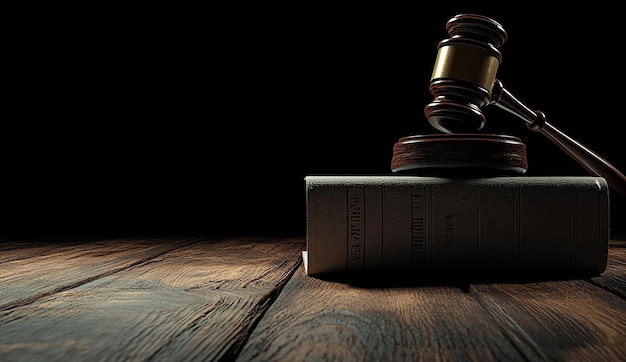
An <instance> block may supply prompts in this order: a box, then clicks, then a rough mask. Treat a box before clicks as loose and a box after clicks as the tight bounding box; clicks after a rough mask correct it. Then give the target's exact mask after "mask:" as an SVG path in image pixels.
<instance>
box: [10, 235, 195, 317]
mask: <svg viewBox="0 0 626 362" xmlns="http://www.w3.org/2000/svg"><path fill="white" fill-rule="evenodd" d="M193 241H194V240H193V239H188V238H177V239H173V240H170V241H168V242H164V240H163V239H150V238H144V239H112V240H101V241H94V242H89V243H39V244H40V245H33V244H30V243H28V244H27V245H28V246H27V247H24V248H18V247H19V246H20V244H21V243H14V244H12V243H4V244H3V246H2V248H3V250H2V252H3V253H2V254H3V258H2V260H1V261H0V267H2V272H1V273H0V284H1V285H2V286H3V290H2V294H0V311H2V310H9V309H11V308H15V307H17V306H20V305H25V304H28V303H31V302H33V301H36V300H38V299H39V298H41V297H44V296H47V295H50V294H53V293H56V292H59V291H63V290H67V289H71V288H73V287H76V286H78V285H81V284H84V283H87V282H89V281H91V280H94V279H97V278H100V277H104V276H106V275H109V274H112V273H115V272H117V271H119V270H123V269H125V268H129V267H130V266H132V265H136V264H138V263H142V262H145V261H147V260H150V259H152V258H154V257H156V256H158V255H161V254H163V253H167V252H168V251H171V250H175V249H176V248H178V247H181V246H183V245H186V244H188V243H190V242H193Z"/></svg>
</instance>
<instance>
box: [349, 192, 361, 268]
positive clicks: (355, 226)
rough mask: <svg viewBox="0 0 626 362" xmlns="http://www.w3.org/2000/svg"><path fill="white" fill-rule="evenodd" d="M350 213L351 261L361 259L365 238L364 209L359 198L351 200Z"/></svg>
mask: <svg viewBox="0 0 626 362" xmlns="http://www.w3.org/2000/svg"><path fill="white" fill-rule="evenodd" d="M349 207H350V211H349V214H348V235H349V238H350V249H349V257H350V260H359V259H361V244H362V238H363V230H362V223H363V221H362V219H363V215H362V207H361V200H360V199H359V198H358V197H351V198H350V205H349Z"/></svg>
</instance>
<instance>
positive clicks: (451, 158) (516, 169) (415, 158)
mask: <svg viewBox="0 0 626 362" xmlns="http://www.w3.org/2000/svg"><path fill="white" fill-rule="evenodd" d="M527 168H528V162H527V159H526V145H525V144H524V143H522V141H521V140H520V139H519V138H517V137H514V136H510V135H501V134H479V133H478V134H476V133H459V134H421V135H412V136H407V137H402V138H400V139H399V140H398V142H396V143H395V145H394V146H393V157H392V159H391V170H392V171H393V172H397V173H417V174H422V175H433V176H445V175H450V176H480V175H484V176H494V175H515V174H524V173H526V170H527Z"/></svg>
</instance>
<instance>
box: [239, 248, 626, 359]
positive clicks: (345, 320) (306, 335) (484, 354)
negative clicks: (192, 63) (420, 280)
mask: <svg viewBox="0 0 626 362" xmlns="http://www.w3.org/2000/svg"><path fill="white" fill-rule="evenodd" d="M612 254H614V253H612ZM611 259H612V261H611V270H610V271H609V272H608V273H607V275H606V276H603V277H601V280H603V281H604V282H605V283H607V284H611V285H613V286H615V287H617V288H623V282H619V281H616V280H615V279H613V278H614V276H615V275H616V274H621V275H623V271H624V268H623V266H620V264H619V263H616V259H617V258H616V257H613V258H611ZM442 282H443V283H442ZM449 283H450V281H449V280H447V281H445V280H444V281H439V282H438V281H436V280H435V281H432V283H431V284H427V285H421V286H420V285H417V286H406V287H402V286H401V283H400V286H397V284H398V283H394V282H393V281H392V282H385V281H383V282H382V283H379V284H377V285H376V284H374V287H372V286H369V287H366V288H363V287H360V286H358V285H351V284H347V283H344V282H338V281H336V280H335V281H331V280H321V279H316V278H311V277H308V276H306V275H305V273H304V271H303V270H299V271H298V273H297V274H296V275H295V276H294V278H293V279H292V280H291V281H290V282H289V283H288V284H287V285H286V286H285V288H284V290H283V292H282V293H281V295H280V296H279V298H278V299H277V300H276V302H275V303H274V305H272V307H271V308H270V309H269V310H268V312H267V314H266V315H265V317H264V318H263V320H261V322H260V323H259V325H258V326H257V328H256V329H255V331H254V332H253V334H252V335H251V336H250V340H249V342H248V344H247V345H246V346H245V347H244V349H243V350H242V353H241V354H240V355H239V357H238V359H237V360H239V361H266V360H298V361H308V360H311V361H314V360H341V361H361V360H475V361H494V360H533V361H535V360H537V361H541V360H626V350H625V348H626V314H625V313H626V312H625V311H626V304H625V301H624V298H620V296H619V295H616V294H615V293H611V292H609V291H607V290H605V289H603V288H599V287H597V286H595V285H594V284H592V283H590V282H589V279H580V280H576V279H575V280H559V281H544V282H528V281H527V282H524V281H517V282H511V283H508V284H507V283H500V284H489V283H484V284H475V285H468V286H464V285H463V284H461V283H460V284H459V286H458V287H454V285H450V284H449ZM598 358H599V359H598Z"/></svg>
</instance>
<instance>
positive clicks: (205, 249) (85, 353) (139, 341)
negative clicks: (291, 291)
mask: <svg viewBox="0 0 626 362" xmlns="http://www.w3.org/2000/svg"><path fill="white" fill-rule="evenodd" d="M130 244H132V243H117V244H114V245H112V246H111V247H110V249H106V248H104V249H106V251H105V250H103V249H102V248H96V249H93V246H92V245H89V246H88V247H84V248H83V250H79V249H80V248H78V247H77V248H69V250H66V251H57V252H56V253H55V254H54V256H51V259H50V260H49V264H55V261H56V262H58V261H59V259H58V256H59V255H63V256H64V257H67V256H69V255H73V259H72V260H73V261H72V265H74V266H76V269H72V268H69V272H68V273H67V274H66V273H64V272H63V271H62V270H61V269H60V268H53V267H50V268H48V269H49V270H48V275H51V276H52V279H54V280H59V279H62V277H63V276H65V275H69V276H70V277H71V278H70V279H72V280H75V279H78V276H77V275H78V274H80V270H81V269H84V270H87V271H92V270H93V269H94V268H95V266H94V265H92V264H85V263H89V262H88V261H87V259H89V258H90V257H94V256H95V258H94V259H93V261H92V262H93V263H94V264H103V258H105V256H106V255H108V257H109V259H108V262H107V263H104V264H105V266H104V267H101V268H99V269H98V268H96V269H98V270H99V271H100V274H99V276H98V277H95V278H91V279H90V280H89V281H87V282H84V283H80V284H76V285H74V286H72V287H71V288H64V289H63V290H60V291H59V290H57V291H55V292H54V293H48V294H47V295H40V296H39V297H38V298H37V299H36V300H33V301H30V303H28V304H23V305H15V306H14V307H12V308H7V309H5V310H4V311H3V312H1V313H0V360H16V359H17V360H28V361H56V360H58V361H68V360H89V361H97V360H107V361H145V360H153V361H176V360H185V361H189V360H216V359H220V358H228V356H232V355H234V354H236V353H238V351H239V349H240V348H241V345H242V344H243V343H244V342H245V341H246V339H247V337H248V333H249V331H250V330H251V329H252V327H253V326H254V324H255V323H256V321H257V320H258V319H259V318H260V317H261V316H262V315H263V313H264V312H265V310H266V309H267V308H268V307H269V305H270V304H271V302H272V301H273V299H274V298H275V297H276V295H277V293H278V292H279V291H280V289H281V288H282V286H283V284H284V283H285V282H286V280H287V279H288V278H289V276H290V275H291V274H292V272H293V270H294V269H295V268H297V267H298V266H299V265H300V263H301V260H300V252H301V250H302V248H303V247H304V243H303V240H302V239H285V240H280V239H278V240H271V241H268V240H264V241H260V240H257V239H245V238H240V239H230V240H222V241H209V240H207V241H194V242H192V243H187V242H182V243H181V242H173V243H170V242H167V243H162V245H161V247H160V248H157V249H162V248H169V249H170V250H169V251H167V252H163V253H158V255H154V256H153V257H152V258H149V259H146V258H145V257H144V258H143V259H142V258H141V257H138V256H136V255H135V254H136V253H130V254H129V253H121V254H117V252H118V251H119V249H120V248H126V247H128V248H130V249H132V248H133V245H130ZM149 244H150V243H148V245H144V246H145V247H146V248H148V249H150V248H149V246H150V245H149ZM166 245H169V246H166ZM174 245H175V247H174ZM95 250H98V251H95ZM154 251H155V250H153V251H152V254H154ZM94 254H96V255H94ZM131 254H132V255H135V256H134V257H133V258H132V260H134V261H135V262H130V260H129V259H131V258H130V257H129V255H131ZM98 256H99V257H98ZM21 261H22V263H23V264H20V263H18V262H17V261H16V263H17V265H14V267H17V268H18V269H21V270H26V269H27V265H31V266H32V265H33V264H29V262H28V261H27V260H25V259H23V260H21ZM79 261H80V262H81V263H83V264H82V265H83V267H79V266H78V265H79V264H78V263H79ZM35 265H41V266H43V267H46V266H47V265H48V263H46V260H45V259H42V258H39V257H38V259H37V264H35ZM120 265H126V266H125V267H123V268H120V267H119V266H120ZM20 267H21V268H20ZM105 269H109V270H111V271H112V272H110V273H103V272H102V270H105ZM4 270H5V269H3V272H2V275H4V274H5V272H4ZM39 270H41V269H40V268H39ZM55 273H57V274H55ZM11 275H12V278H6V277H5V278H3V280H4V282H3V285H8V286H10V287H11V289H12V290H18V289H19V287H20V286H25V287H26V288H27V289H36V290H48V289H49V288H50V287H49V286H47V284H48V283H44V282H43V277H42V278H36V279H37V280H38V283H42V284H46V288H43V287H41V288H38V287H37V283H30V282H28V281H27V280H26V279H23V278H22V279H16V278H15V275H16V274H15V273H11ZM35 276H39V275H38V274H35ZM84 279H85V278H83V279H82V280H84ZM62 285H65V284H62ZM38 293H39V294H41V292H38ZM31 294H32V293H31Z"/></svg>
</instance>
